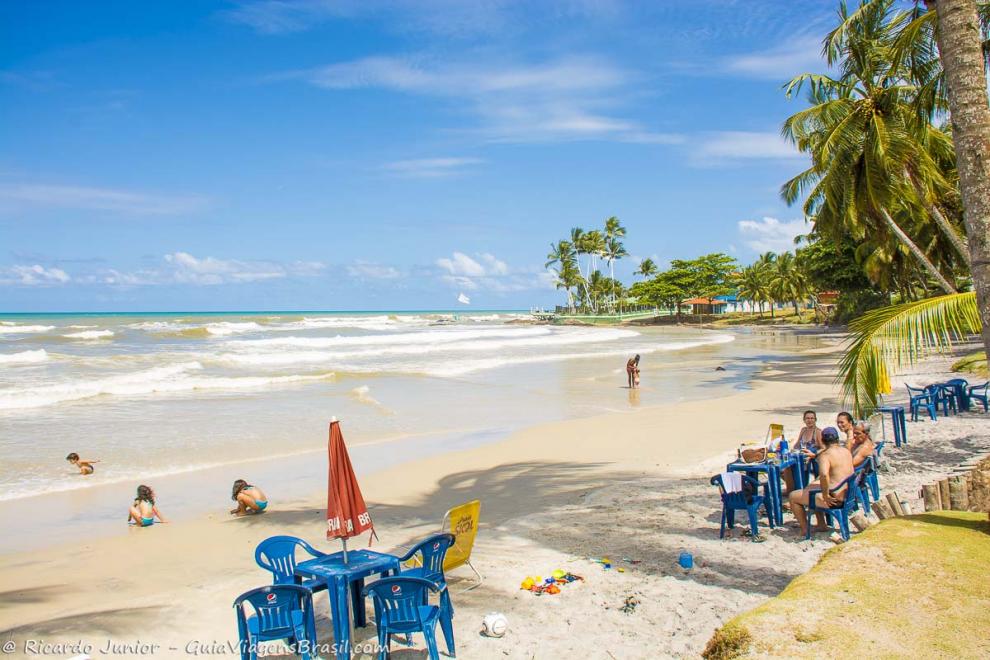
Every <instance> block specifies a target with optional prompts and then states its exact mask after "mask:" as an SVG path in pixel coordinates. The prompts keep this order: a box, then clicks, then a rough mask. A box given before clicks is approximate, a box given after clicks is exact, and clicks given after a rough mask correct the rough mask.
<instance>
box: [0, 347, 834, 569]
mask: <svg viewBox="0 0 990 660" xmlns="http://www.w3.org/2000/svg"><path fill="white" fill-rule="evenodd" d="M728 334H730V335H732V336H733V337H734V338H735V340H742V339H745V337H746V334H747V333H746V332H745V331H742V332H738V331H734V332H730V333H728ZM743 343H744V350H747V351H750V354H751V355H757V354H758V355H759V359H760V360H761V362H760V363H757V364H756V365H753V364H746V363H744V362H746V361H747V360H749V359H751V358H745V359H743V360H742V361H741V362H740V364H738V365H736V367H735V368H732V369H731V370H730V372H728V373H725V374H720V375H719V376H718V381H717V382H714V383H713V384H711V385H698V384H696V383H695V384H694V385H692V387H690V388H688V389H685V390H683V394H682V395H681V396H679V397H678V399H677V402H678V403H685V402H690V401H698V400H703V399H705V398H706V397H707V396H710V393H711V392H713V391H714V392H716V393H718V396H720V397H727V396H733V395H734V394H737V393H740V392H744V391H746V390H747V389H748V388H750V387H751V384H752V383H753V382H754V381H756V380H759V378H760V371H761V369H762V367H760V366H758V365H759V364H761V363H762V360H767V359H769V360H771V361H789V360H796V359H800V356H801V355H802V353H800V352H798V350H800V348H801V347H800V346H799V345H796V344H795V345H787V346H781V347H777V346H769V345H762V344H760V345H759V346H757V347H756V348H754V347H752V346H749V347H746V346H745V344H746V343H750V342H749V340H745V341H744V342H743ZM728 344H731V345H735V344H736V341H732V342H728ZM706 348H707V347H702V350H705V349H706ZM819 350H822V348H805V349H804V351H805V352H810V351H819ZM825 350H831V349H830V348H829V347H825ZM702 356H704V353H699V357H698V358H690V359H708V358H707V357H702ZM713 364H715V363H713ZM674 368H675V369H681V368H683V367H682V363H678V362H675V363H674ZM657 376H658V377H661V378H662V377H663V371H660V370H658V371H657ZM596 378H600V374H599V376H597V377H596ZM582 387H583V386H582ZM616 387H617V386H616ZM661 387H663V388H664V389H662V391H663V392H666V391H667V390H670V389H671V388H670V386H669V384H668V385H666V386H661V384H660V383H657V384H656V385H654V386H649V385H648V386H647V387H646V388H644V389H643V390H635V391H628V390H626V388H625V387H621V388H618V387H617V390H621V391H628V392H629V397H628V402H627V401H626V398H627V397H626V396H625V395H624V394H622V395H621V402H622V406H619V405H605V404H604V403H599V404H597V405H596V406H595V408H592V409H588V410H570V412H569V413H568V412H567V411H565V410H564V409H563V408H561V409H556V410H553V411H546V412H545V413H544V415H543V418H542V419H540V418H536V419H521V420H518V421H515V422H508V423H502V422H498V421H497V420H494V419H484V420H479V421H480V423H481V424H482V425H478V426H474V427H465V426H461V427H458V428H437V429H430V430H426V431H420V432H415V431H412V432H409V431H406V432H399V433H391V434H388V435H385V436H382V437H374V436H372V437H371V438H362V439H360V440H358V441H355V442H353V443H350V442H349V443H348V446H349V447H350V450H351V456H352V460H353V461H354V463H355V468H356V470H357V472H358V474H359V477H360V478H361V479H362V480H363V479H365V478H367V477H368V476H370V475H371V474H374V473H376V472H379V471H381V470H383V469H386V468H388V467H390V466H392V465H394V464H399V465H408V464H412V463H415V462H416V461H417V460H419V459H421V458H423V457H426V456H433V455H436V454H440V453H447V452H452V451H456V450H459V449H463V448H469V447H475V446H481V445H484V444H489V443H497V442H502V441H505V440H508V439H509V438H510V437H511V436H512V435H513V433H514V432H517V431H519V430H521V429H525V428H529V427H541V426H543V425H545V424H550V425H553V424H557V423H559V422H562V421H567V420H586V419H590V418H593V417H596V416H600V415H602V414H606V415H607V414H610V413H615V414H618V415H626V414H630V413H633V412H641V411H645V410H648V409H650V408H653V407H656V405H657V404H655V403H652V402H653V401H656V400H664V399H665V396H666V395H665V394H664V395H662V394H661V392H660V391H658V390H660V388H661ZM674 391H675V392H676V388H674ZM640 392H643V400H644V401H645V402H650V403H646V404H644V405H642V406H640V403H639V393H640ZM634 395H635V397H634ZM612 396H614V395H612ZM617 401H618V400H617ZM660 405H669V404H660ZM603 411H604V412H603ZM343 421H344V427H343V430H344V433H345V437H349V435H350V434H349V432H348V431H349V429H348V421H347V419H346V418H345V419H344V420H343ZM465 421H466V420H465ZM311 431H312V429H308V430H307V433H309V434H310V435H312V436H313V438H312V442H311V443H310V445H309V447H308V448H306V449H301V450H293V451H289V452H286V453H282V454H274V455H269V456H251V457H244V458H240V457H235V458H233V459H231V460H228V461H222V462H216V463H212V464H206V465H194V466H190V467H186V468H177V469H172V468H169V467H163V468H162V471H161V472H154V471H153V472H150V473H148V474H144V475H143V476H134V477H130V476H115V477H113V478H112V479H111V480H108V481H97V482H93V481H90V482H88V483H87V481H86V480H87V479H91V478H90V477H82V476H79V475H74V474H73V475H69V476H66V477H65V478H64V480H63V481H59V482H54V486H55V487H54V488H52V489H49V490H48V491H47V492H40V493H38V492H35V493H30V494H27V495H24V496H18V497H12V498H10V499H5V500H0V525H2V526H3V527H4V529H7V530H8V534H7V535H6V538H5V539H4V540H3V541H0V556H2V555H3V554H8V553H11V552H17V551H22V550H28V549H35V548H43V547H46V546H48V545H57V544H60V543H65V542H66V541H68V540H69V539H70V538H77V537H79V536H80V535H82V536H84V537H85V538H91V539H92V538H101V537H104V536H120V535H121V534H123V533H124V532H125V531H126V530H123V529H121V525H120V520H121V519H122V518H123V517H125V516H122V514H121V511H123V510H124V509H125V508H126V506H125V505H126V504H127V503H129V502H130V501H131V500H132V499H133V490H134V488H135V487H136V485H137V484H138V483H142V482H143V483H148V484H149V485H151V486H152V487H153V488H155V490H156V492H157V493H158V495H159V500H160V502H161V506H162V510H163V512H164V513H165V515H166V517H167V518H169V519H170V520H172V519H177V520H181V521H183V522H185V521H188V520H199V519H202V518H203V517H204V516H207V515H210V514H211V513H213V514H215V513H217V512H218V511H223V510H224V509H223V505H224V504H225V503H226V501H227V499H228V497H229V495H228V492H229V491H228V486H227V485H226V484H229V483H230V482H232V481H233V480H234V479H235V478H249V480H250V481H252V482H254V483H258V484H261V485H263V486H265V487H268V486H267V485H268V484H279V488H278V490H274V491H273V492H271V493H270V494H271V496H273V497H274V498H275V502H276V503H277V504H290V505H291V504H294V503H295V502H298V501H301V500H305V499H307V498H312V496H313V493H315V492H318V491H319V490H321V489H325V480H326V474H325V472H322V471H312V470H310V469H309V468H310V466H311V463H312V461H313V460H316V461H318V462H319V463H325V460H326V459H325V453H326V438H325V430H321V431H319V432H317V433H312V432H311ZM359 437H360V436H359ZM375 448H377V450H376V449H375ZM99 469H100V466H98V470H99ZM269 490H271V489H270V488H269Z"/></svg>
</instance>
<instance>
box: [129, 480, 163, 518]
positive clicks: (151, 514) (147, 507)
mask: <svg viewBox="0 0 990 660" xmlns="http://www.w3.org/2000/svg"><path fill="white" fill-rule="evenodd" d="M155 518H158V522H163V523H167V522H168V521H167V520H165V518H164V517H162V514H161V512H160V511H159V510H158V507H157V506H156V505H155V491H153V490H151V488H149V487H148V486H144V485H142V486H138V489H137V497H135V498H134V504H133V505H132V506H131V508H130V510H129V511H128V513H127V522H131V521H133V522H134V525H135V526H137V527H151V526H152V525H154V524H155Z"/></svg>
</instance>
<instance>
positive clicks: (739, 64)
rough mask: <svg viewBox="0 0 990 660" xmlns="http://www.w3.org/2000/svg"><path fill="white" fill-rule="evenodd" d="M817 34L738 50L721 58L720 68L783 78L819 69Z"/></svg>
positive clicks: (819, 55) (764, 77)
mask: <svg viewBox="0 0 990 660" xmlns="http://www.w3.org/2000/svg"><path fill="white" fill-rule="evenodd" d="M821 53H822V41H821V37H817V36H803V37H798V38H795V39H791V40H789V41H787V42H785V43H783V44H780V45H777V46H774V47H772V48H769V49H766V50H762V51H758V52H753V53H741V54H737V55H733V56H730V57H727V58H725V59H723V61H722V68H723V69H724V70H725V71H727V72H729V73H733V74H741V75H744V76H749V77H753V78H762V79H769V80H779V81H781V82H786V81H787V80H790V79H791V78H793V77H795V76H797V75H800V74H802V73H807V72H809V71H810V72H813V71H822V70H823V69H824V68H825V61H824V60H823V59H822V55H821Z"/></svg>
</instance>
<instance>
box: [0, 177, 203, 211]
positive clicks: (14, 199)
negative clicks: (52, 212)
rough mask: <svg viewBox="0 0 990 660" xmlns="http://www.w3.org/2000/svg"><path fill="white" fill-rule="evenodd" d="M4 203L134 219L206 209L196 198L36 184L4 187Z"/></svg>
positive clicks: (1, 197)
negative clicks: (107, 214) (132, 215)
mask: <svg viewBox="0 0 990 660" xmlns="http://www.w3.org/2000/svg"><path fill="white" fill-rule="evenodd" d="M0 201H7V202H10V203H15V204H22V205H30V206H48V207H56V208H72V209H82V210H87V211H110V212H114V213H130V214H134V215H176V214H181V213H188V212H190V211H195V210H197V209H199V208H202V207H203V206H204V205H205V200H204V199H203V198H200V197H194V196H164V195H149V194H145V193H138V192H132V191H127V190H114V189H110V188H91V187H86V186H63V185H53V184H36V183H3V184H0Z"/></svg>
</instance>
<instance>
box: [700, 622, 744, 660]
mask: <svg viewBox="0 0 990 660" xmlns="http://www.w3.org/2000/svg"><path fill="white" fill-rule="evenodd" d="M752 641H753V637H752V636H751V635H750V634H749V631H748V630H747V629H746V628H744V627H742V626H740V625H738V624H733V623H728V624H726V625H724V626H722V627H721V628H719V629H718V630H716V631H715V634H714V635H712V638H711V639H710V640H708V644H706V645H705V650H704V651H702V653H701V657H702V658H704V659H705V660H732V658H738V657H739V656H741V655H742V654H743V653H745V652H746V651H747V650H748V649H749V645H750V643H752Z"/></svg>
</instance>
